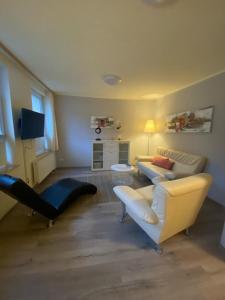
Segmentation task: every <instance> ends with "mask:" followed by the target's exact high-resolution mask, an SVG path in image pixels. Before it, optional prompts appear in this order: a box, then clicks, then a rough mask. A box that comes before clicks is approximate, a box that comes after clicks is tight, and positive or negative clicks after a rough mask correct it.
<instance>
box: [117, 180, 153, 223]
mask: <svg viewBox="0 0 225 300" xmlns="http://www.w3.org/2000/svg"><path fill="white" fill-rule="evenodd" d="M113 191H114V193H115V194H116V195H117V197H118V198H119V199H120V200H121V201H122V202H123V203H124V204H125V205H126V207H128V208H129V209H130V210H132V211H133V212H134V213H135V214H136V215H137V216H138V217H139V218H140V219H142V220H143V221H145V222H147V223H149V224H156V223H158V221H159V219H158V217H157V215H156V213H155V212H154V210H153V209H152V208H151V207H150V205H149V203H148V201H146V200H145V198H144V197H142V195H141V194H139V193H138V192H137V191H135V190H134V189H132V188H130V187H129V186H116V187H114V188H113Z"/></svg>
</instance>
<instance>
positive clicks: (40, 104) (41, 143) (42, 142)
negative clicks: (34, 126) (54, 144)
mask: <svg viewBox="0 0 225 300" xmlns="http://www.w3.org/2000/svg"><path fill="white" fill-rule="evenodd" d="M32 110H33V111H36V112H39V113H42V114H43V113H44V99H43V96H42V95H40V94H39V93H37V92H35V91H32ZM35 148H36V155H41V154H43V153H44V152H46V151H47V150H48V143H47V138H46V137H45V136H44V137H40V138H37V139H35Z"/></svg>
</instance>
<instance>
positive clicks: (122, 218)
mask: <svg viewBox="0 0 225 300" xmlns="http://www.w3.org/2000/svg"><path fill="white" fill-rule="evenodd" d="M121 205H122V216H121V219H120V223H124V221H125V219H126V216H127V212H126V205H125V204H124V203H123V202H121Z"/></svg>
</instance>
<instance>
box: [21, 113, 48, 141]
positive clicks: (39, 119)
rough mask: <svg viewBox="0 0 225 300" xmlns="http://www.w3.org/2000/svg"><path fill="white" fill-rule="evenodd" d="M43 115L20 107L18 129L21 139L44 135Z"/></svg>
mask: <svg viewBox="0 0 225 300" xmlns="http://www.w3.org/2000/svg"><path fill="white" fill-rule="evenodd" d="M44 127H45V115H44V114H41V113H37V112H35V111H32V110H29V109H26V108H22V110H21V118H20V121H19V129H20V135H21V139H22V140H27V139H35V138H39V137H42V136H44Z"/></svg>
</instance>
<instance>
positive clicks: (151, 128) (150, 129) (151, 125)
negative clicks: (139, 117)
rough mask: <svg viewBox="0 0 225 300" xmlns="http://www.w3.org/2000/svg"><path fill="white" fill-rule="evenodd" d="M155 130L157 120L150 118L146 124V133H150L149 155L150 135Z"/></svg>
mask: <svg viewBox="0 0 225 300" xmlns="http://www.w3.org/2000/svg"><path fill="white" fill-rule="evenodd" d="M154 132H155V122H154V120H148V121H147V122H146V124H145V129H144V133H147V134H148V155H149V137H150V134H151V133H154Z"/></svg>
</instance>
